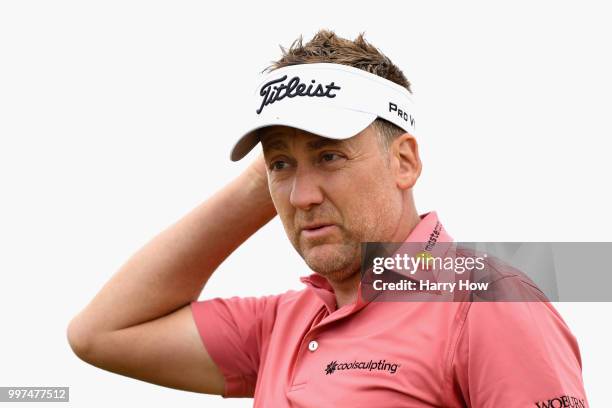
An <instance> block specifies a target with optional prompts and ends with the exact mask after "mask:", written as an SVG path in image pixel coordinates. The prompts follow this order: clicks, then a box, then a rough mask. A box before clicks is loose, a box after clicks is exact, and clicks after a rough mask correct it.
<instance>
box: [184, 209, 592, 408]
mask: <svg viewBox="0 0 612 408" xmlns="http://www.w3.org/2000/svg"><path fill="white" fill-rule="evenodd" d="M431 237H435V238H437V240H438V241H439V242H451V241H452V238H451V237H450V236H449V235H448V234H447V233H446V231H445V230H444V227H443V226H442V225H441V223H440V222H439V220H438V217H437V215H436V213H435V212H430V213H428V214H425V215H422V216H421V222H420V223H419V224H418V225H417V226H416V227H415V229H414V230H413V231H412V232H411V233H410V236H409V237H408V239H407V242H427V241H428V240H430V238H431ZM300 279H301V281H302V282H303V283H304V284H305V285H306V288H305V289H302V290H299V291H294V290H290V291H287V292H285V293H282V294H278V295H270V296H263V297H243V298H241V297H232V298H227V299H221V298H214V299H210V300H203V301H194V302H192V303H191V310H192V314H193V318H194V321H195V324H196V326H197V328H198V331H199V333H200V336H201V338H202V341H203V343H204V345H205V347H206V349H207V350H208V352H209V354H210V356H211V357H212V359H213V360H214V361H215V363H216V364H217V366H218V367H219V368H220V370H221V372H222V373H223V375H224V377H225V392H224V394H223V397H226V398H227V397H254V398H255V400H254V406H255V407H275V408H276V407H317V408H319V407H445V408H451V407H452V408H454V407H473V408H476V407H478V408H484V407H505V408H514V407H516V408H518V407H536V408H551V407H554V408H559V407H571V408H574V407H578V408H582V407H588V403H587V400H586V396H585V392H584V386H583V383H582V363H581V358H580V351H579V348H578V344H577V342H576V339H575V337H574V336H573V335H572V333H571V332H570V330H569V328H568V327H567V325H566V324H565V322H564V321H563V319H562V318H561V316H560V315H559V313H558V312H557V311H556V310H555V309H554V307H553V306H552V305H551V304H550V303H548V302H473V303H471V302H375V301H373V302H367V301H365V300H363V299H362V297H361V296H358V299H357V300H356V301H355V303H353V304H348V305H345V306H343V307H341V308H340V309H335V297H334V293H333V289H332V287H331V286H330V285H329V283H328V282H327V280H326V279H325V278H324V277H322V276H320V275H317V274H312V275H310V276H308V277H302V278H300ZM359 290H360V292H359V293H361V287H360V288H359Z"/></svg>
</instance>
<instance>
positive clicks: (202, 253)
mask: <svg viewBox="0 0 612 408" xmlns="http://www.w3.org/2000/svg"><path fill="white" fill-rule="evenodd" d="M258 160H261V158H259V159H258ZM262 165H263V161H261V162H260V163H258V162H257V161H256V162H255V163H253V164H252V165H251V167H249V169H248V170H247V171H245V172H243V173H242V174H241V175H240V176H238V177H237V178H236V179H234V180H233V181H232V182H231V183H229V184H228V185H226V186H225V187H224V188H223V189H221V190H220V191H218V192H217V193H216V194H214V195H213V196H212V197H210V198H209V199H208V200H206V201H205V202H203V203H202V204H200V205H199V206H198V207H196V208H195V209H193V210H192V211H191V212H189V213H188V214H187V215H185V216H184V217H183V218H181V219H180V220H178V221H177V222H176V223H174V224H173V225H171V226H170V227H168V228H166V229H165V230H164V231H162V232H161V233H160V234H159V235H157V236H156V237H155V238H153V239H152V240H151V241H150V242H148V243H147V244H146V245H145V246H144V247H142V248H141V249H140V250H139V251H138V252H136V253H135V254H134V255H132V257H131V258H130V259H128V261H127V262H126V263H125V264H124V265H123V266H122V267H121V268H120V269H119V270H118V271H117V272H116V273H115V274H114V275H113V277H112V278H111V279H110V280H109V281H108V282H107V283H106V284H105V286H104V287H103V288H102V289H101V290H100V292H99V293H98V294H97V295H96V296H95V297H94V299H93V300H92V301H91V302H90V303H89V305H87V307H86V308H85V309H84V310H83V311H82V312H81V313H80V314H79V315H77V316H76V317H75V318H74V319H73V322H72V323H71V326H72V325H74V323H78V327H79V330H78V331H79V332H80V333H81V335H86V334H85V333H89V334H94V333H100V332H108V331H114V330H119V329H123V328H126V327H130V326H133V325H136V324H140V323H143V322H146V321H149V320H152V319H155V318H158V317H160V316H163V315H166V314H167V313H170V312H172V311H174V310H176V309H178V308H179V307H181V306H184V305H185V304H187V303H189V302H190V301H192V300H196V299H197V298H198V296H199V294H200V292H201V291H202V288H203V287H204V285H205V284H206V282H207V280H208V278H209V277H210V275H211V274H212V273H213V271H214V270H215V269H216V268H217V267H218V266H219V264H220V263H221V262H223V260H224V259H225V258H226V257H227V256H228V255H229V254H230V253H231V252H232V251H234V250H235V249H236V248H237V247H238V246H240V244H242V243H243V242H244V241H245V240H246V239H247V238H248V237H250V236H251V235H252V234H253V233H254V232H256V231H257V230H258V229H259V228H261V227H262V226H263V225H264V224H266V223H267V222H268V221H269V220H270V219H271V218H273V217H274V215H275V214H276V211H275V209H274V205H273V203H272V200H271V199H270V195H269V191H268V188H267V184H266V180H265V178H264V177H263V174H265V173H262V172H261V169H262V168H261V166H262ZM256 167H257V170H259V171H254V169H255V168H256Z"/></svg>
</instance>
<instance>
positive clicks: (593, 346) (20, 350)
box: [0, 0, 612, 407]
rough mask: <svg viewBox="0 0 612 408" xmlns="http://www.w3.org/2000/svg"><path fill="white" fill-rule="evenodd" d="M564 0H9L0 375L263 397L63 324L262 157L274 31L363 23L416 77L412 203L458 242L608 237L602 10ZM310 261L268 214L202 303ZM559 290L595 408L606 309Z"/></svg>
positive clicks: (1, 128) (265, 283)
mask: <svg viewBox="0 0 612 408" xmlns="http://www.w3.org/2000/svg"><path fill="white" fill-rule="evenodd" d="M560 3H561V2H552V1H551V2H534V1H513V2H504V3H501V2H495V3H494V2H486V1H479V2H475V1H462V2H451V1H448V2H424V1H421V2H412V1H402V2H398V1H376V2H355V1H352V2H348V1H333V2H332V1H308V2H301V3H292V2H281V1H274V2H272V1H261V2H243V3H239V2H234V1H228V2H215V3H211V2H203V1H197V2H195V1H172V2H170V1H168V2H160V1H125V0H122V1H108V0H107V1H104V2H84V1H54V2H50V1H8V0H7V1H3V2H1V3H0V188H1V199H0V245H1V247H0V273H1V276H2V280H1V283H0V302H1V303H0V321H1V323H0V346H1V350H2V356H1V363H0V386H10V385H13V386H38V385H41V386H42V385H46V386H70V387H71V395H70V397H71V402H70V404H71V405H72V406H75V407H107V406H109V405H113V404H116V403H118V402H119V401H123V402H125V403H126V404H134V405H135V406H136V404H137V406H165V405H166V404H176V406H182V407H202V406H215V407H216V406H219V407H245V406H251V404H252V401H251V400H248V399H246V400H223V399H222V398H221V397H216V396H207V395H200V394H196V393H190V392H183V391H178V390H174V389H169V388H163V387H159V386H156V385H152V384H148V383H145V382H142V381H138V380H134V379H130V378H127V377H123V376H119V375H116V374H112V373H109V372H106V371H103V370H100V369H98V368H95V367H92V366H89V365H87V364H85V363H83V362H82V361H80V360H79V359H78V358H77V357H76V356H74V355H73V354H72V351H71V350H70V348H69V345H68V343H67V341H66V335H65V332H66V327H67V324H68V322H69V320H70V319H71V318H72V316H74V315H75V314H76V313H77V312H78V311H79V310H80V309H81V308H82V307H83V306H84V305H85V304H86V303H87V302H88V301H89V300H90V299H91V298H92V297H93V296H94V295H95V294H96V293H97V291H98V290H99V289H100V288H101V286H102V285H103V283H104V282H106V281H107V280H108V279H109V278H110V276H111V275H112V274H113V273H114V272H115V271H116V270H117V269H118V268H119V267H120V266H121V265H122V263H123V262H125V261H126V260H127V258H128V257H129V256H130V255H131V254H132V253H134V252H135V251H136V250H137V249H138V248H140V247H141V246H142V245H144V244H145V243H146V242H147V241H148V240H149V239H151V238H152V237H153V236H154V235H156V234H157V233H158V232H160V231H161V230H162V229H163V228H165V227H167V226H168V225H170V224H171V223H173V222H174V221H176V220H177V219H178V218H180V217H182V216H183V215H184V214H185V213H187V212H188V211H189V210H190V209H192V208H193V207H195V206H196V205H197V204H198V203H200V202H201V201H203V200H204V199H206V198H207V197H208V196H210V195H211V194H212V193H213V192H215V191H216V190H217V189H219V188H220V187H221V186H223V185H224V184H225V183H227V182H228V181H229V180H230V179H232V178H233V177H235V176H236V175H237V174H239V172H240V171H241V170H242V169H244V168H245V166H246V165H247V164H248V162H249V161H250V160H251V159H252V158H253V157H254V153H253V152H252V153H251V154H250V155H249V156H248V158H247V159H245V160H243V161H242V162H239V163H237V164H236V163H232V162H230V161H229V150H230V147H231V145H232V143H233V141H234V138H235V137H236V136H237V135H238V133H240V132H241V131H242V130H244V129H243V126H244V123H243V118H242V117H241V116H240V115H239V109H238V108H239V106H240V103H241V100H242V98H244V97H245V96H246V95H248V94H249V93H250V92H251V91H252V89H253V78H254V77H255V75H256V74H257V72H259V71H261V70H262V69H263V68H265V67H266V66H267V65H268V64H269V62H270V61H271V60H273V59H276V58H278V57H279V55H280V50H279V47H278V46H279V44H282V45H285V46H288V45H290V44H291V42H292V41H293V39H294V38H296V37H297V36H298V35H299V34H303V35H304V38H305V40H308V39H310V38H311V36H312V35H313V34H314V33H315V32H316V31H317V30H318V29H320V28H329V29H332V30H335V31H336V33H337V34H339V35H341V36H345V37H349V38H354V37H355V36H356V35H357V34H358V33H359V32H361V31H365V33H366V39H368V40H369V41H371V42H372V43H374V44H375V45H376V46H377V47H379V48H380V49H381V50H382V51H383V52H384V53H386V54H387V55H388V56H389V57H390V58H391V59H392V60H393V61H394V62H395V63H396V64H397V65H399V66H400V67H401V68H402V69H403V71H404V73H405V74H406V76H407V77H408V79H409V80H410V81H411V82H412V84H413V91H414V94H415V98H416V101H417V108H418V111H417V115H418V116H417V132H418V133H417V138H418V140H419V143H420V151H421V155H422V160H423V164H424V168H423V173H422V177H421V179H420V180H419V182H418V186H417V187H416V202H417V208H418V209H419V211H420V212H426V211H430V210H436V211H438V214H439V216H440V217H441V220H442V222H443V223H444V224H445V226H446V228H447V229H448V231H449V232H450V233H451V235H452V236H453V237H454V238H455V239H456V240H463V241H469V240H474V241H486V240H490V241H610V234H609V231H610V229H611V228H612V221H611V217H610V213H609V209H610V208H611V207H612V199H611V197H610V181H609V177H610V174H612V165H611V163H610V162H611V161H610V160H609V149H610V143H609V141H610V137H611V136H612V125H611V123H610V121H609V116H610V107H611V103H610V94H611V93H612V76H610V72H612V62H611V61H610V59H609V58H610V53H609V45H610V44H609V39H610V38H612V27H611V26H610V24H609V15H610V13H609V12H608V10H607V9H606V5H605V3H604V2H594V1H580V2H578V1H575V2H564V3H563V4H560ZM253 265H257V267H255V268H254V267H253ZM308 272H309V271H308V270H307V267H306V266H305V264H303V262H302V260H301V259H300V258H299V257H298V256H297V254H296V253H295V252H294V250H293V248H292V247H291V246H290V244H289V243H288V241H287V239H286V237H285V235H284V231H283V229H282V226H281V224H280V222H279V221H278V219H275V220H274V221H273V222H271V223H270V224H269V225H267V226H266V227H264V228H263V229H262V230H261V231H260V232H259V233H257V234H256V235H255V236H254V237H253V238H252V239H251V240H249V241H248V242H247V243H246V244H245V245H243V246H242V247H241V248H239V249H238V250H237V251H236V252H235V253H234V255H233V256H232V257H231V258H230V259H228V260H227V261H226V262H225V263H224V264H223V265H222V266H221V267H220V268H219V269H218V271H217V272H215V275H214V276H213V278H212V279H211V281H210V282H209V284H208V286H207V287H206V289H205V291H204V293H203V295H202V298H209V297H214V296H231V295H259V294H269V293H278V292H281V291H285V290H287V289H289V288H301V287H302V285H301V283H300V282H299V281H298V276H300V275H304V274H306V273H308ZM577 272H578V273H579V271H577ZM557 307H558V309H559V310H560V312H561V313H562V315H563V317H564V318H565V320H566V321H567V323H568V324H569V326H570V328H571V329H572V331H573V333H574V334H575V335H576V337H577V338H578V341H579V344H580V349H581V352H582V358H583V366H584V367H583V375H584V381H585V386H586V390H587V395H588V399H589V401H590V403H591V406H592V407H604V406H609V405H610V404H609V396H608V393H609V368H610V366H611V364H612V356H611V353H610V351H609V347H608V345H609V343H610V342H611V341H612V333H611V331H610V325H609V318H608V317H607V316H609V315H610V313H611V312H612V304H610V303H607V304H604V303H580V304H579V303H571V304H570V303H567V304H557ZM602 319H606V320H605V322H604V323H605V324H602ZM27 405H28V404H27V403H25V404H23V405H19V406H27ZM122 405H123V404H122Z"/></svg>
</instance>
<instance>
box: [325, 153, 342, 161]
mask: <svg viewBox="0 0 612 408" xmlns="http://www.w3.org/2000/svg"><path fill="white" fill-rule="evenodd" d="M339 158H342V156H340V155H339V154H336V153H323V154H322V155H321V160H322V161H324V162H331V161H334V160H338V159H339Z"/></svg>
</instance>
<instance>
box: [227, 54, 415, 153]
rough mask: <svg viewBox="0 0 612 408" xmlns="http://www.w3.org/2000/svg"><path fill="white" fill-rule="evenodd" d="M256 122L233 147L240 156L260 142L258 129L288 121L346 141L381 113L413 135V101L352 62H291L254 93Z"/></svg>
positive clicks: (395, 86) (268, 75)
mask: <svg viewBox="0 0 612 408" xmlns="http://www.w3.org/2000/svg"><path fill="white" fill-rule="evenodd" d="M252 104H253V110H252V111H251V112H250V113H249V114H250V115H252V124H251V126H249V130H248V131H247V132H246V133H245V134H244V135H243V136H242V137H240V139H239V140H238V141H237V142H236V144H235V145H234V147H233V148H232V152H231V155H230V158H231V160H232V161H238V160H240V159H242V158H243V157H244V156H245V155H246V154H247V153H248V152H250V151H251V150H252V149H253V147H255V146H256V145H257V143H258V142H259V137H258V135H257V132H256V131H257V130H258V129H261V128H264V127H266V126H274V125H284V126H290V127H294V128H297V129H301V130H304V131H306V132H309V133H313V134H316V135H319V136H323V137H327V138H330V139H348V138H350V137H353V136H355V135H356V134H358V133H359V132H361V131H362V130H364V129H365V128H366V127H368V126H369V125H370V124H371V123H372V122H373V121H374V120H375V119H376V118H377V117H380V118H383V119H386V120H388V121H389V122H391V123H393V124H395V125H397V126H398V127H400V128H401V129H403V130H405V131H406V132H408V133H410V134H411V135H414V101H413V97H412V94H411V93H410V92H409V91H408V90H407V89H406V88H404V87H402V86H400V85H398V84H396V83H394V82H391V81H389V80H387V79H384V78H382V77H379V76H378V75H374V74H371V73H369V72H367V71H364V70H362V69H358V68H353V67H350V66H348V65H342V64H331V63H316V64H299V65H290V66H287V67H283V68H279V69H276V70H273V71H271V72H268V73H266V74H264V75H263V77H262V79H261V80H260V81H259V83H258V85H257V88H256V89H255V94H254V97H253V102H252Z"/></svg>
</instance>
